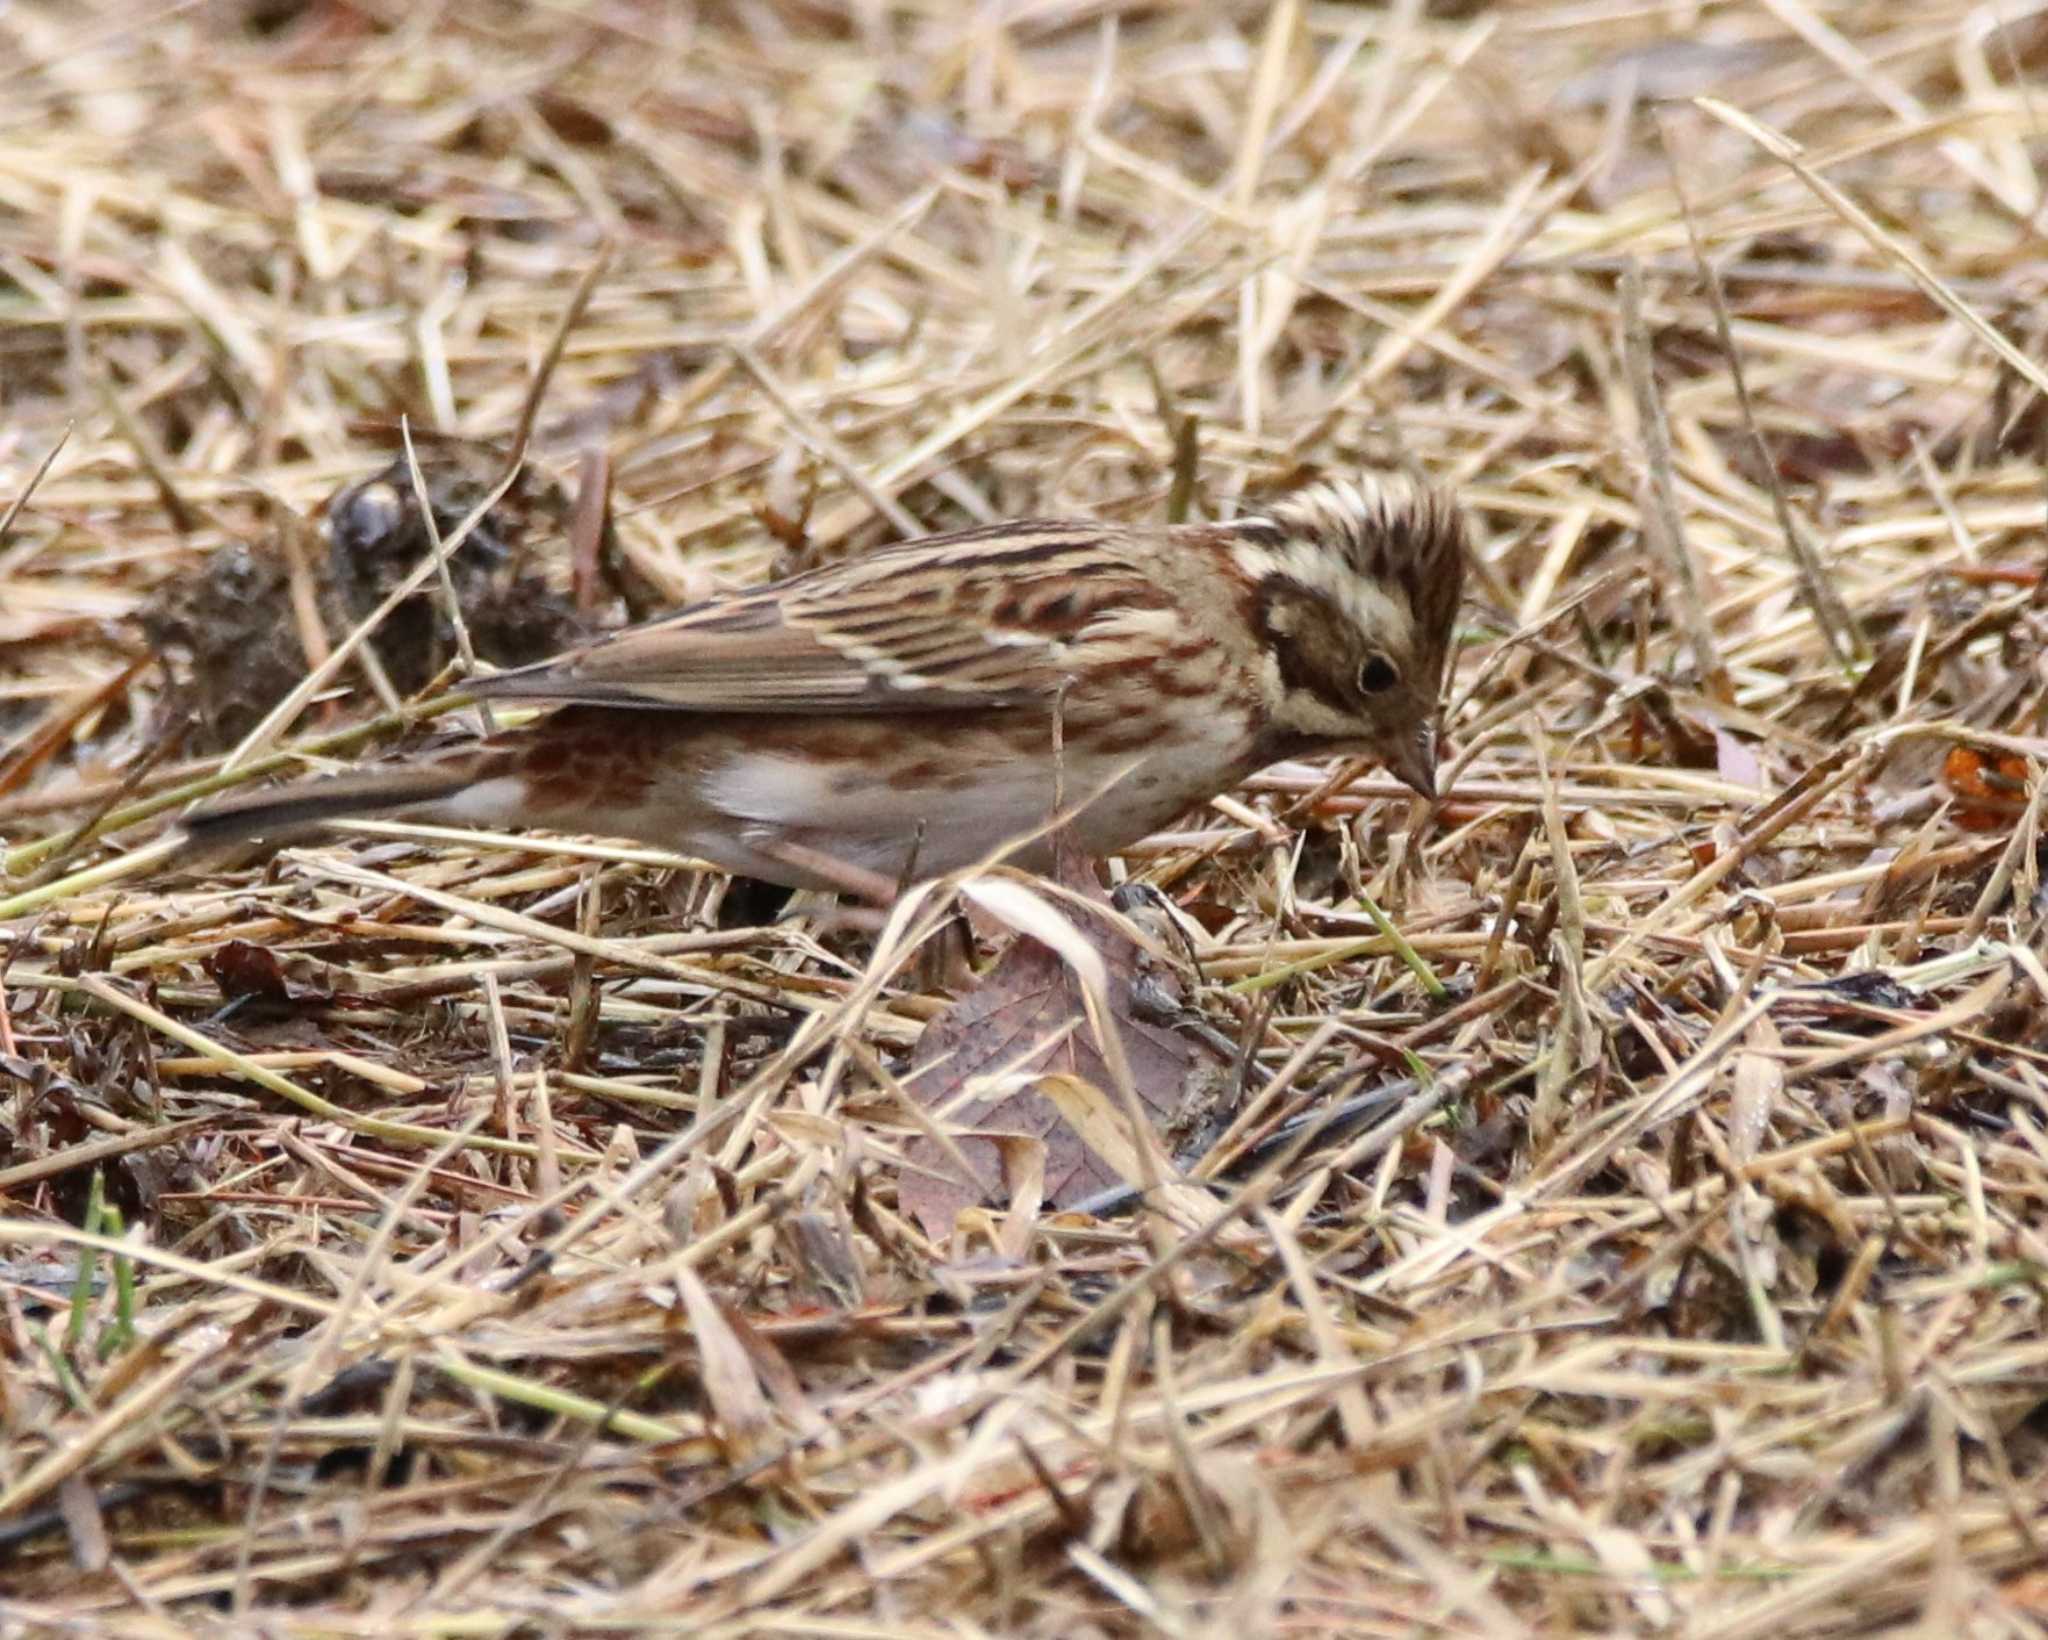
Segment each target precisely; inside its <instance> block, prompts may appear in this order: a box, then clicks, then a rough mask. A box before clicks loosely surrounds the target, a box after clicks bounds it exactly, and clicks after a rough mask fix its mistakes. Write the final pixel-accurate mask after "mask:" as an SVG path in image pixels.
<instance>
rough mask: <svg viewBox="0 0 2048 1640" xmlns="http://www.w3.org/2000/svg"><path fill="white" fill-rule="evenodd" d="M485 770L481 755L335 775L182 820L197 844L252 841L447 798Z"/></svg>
mask: <svg viewBox="0 0 2048 1640" xmlns="http://www.w3.org/2000/svg"><path fill="white" fill-rule="evenodd" d="M480 773H481V771H480V770H479V768H478V766H477V760H476V759H474V758H464V759H461V760H456V761H450V762H447V763H434V764H427V765H425V766H424V767H418V768H411V769H387V770H382V771H379V772H376V773H371V774H344V775H335V776H333V777H331V778H328V779H321V780H304V781H300V782H299V783H298V784H296V785H292V786H280V787H276V788H274V789H272V790H270V791H259V792H250V793H248V794H247V795H246V796H242V797H230V798H227V799H225V800H224V801H222V802H219V803H215V804H212V805H210V806H209V807H207V808H203V809H196V810H194V811H193V812H192V813H190V814H188V815H186V816H185V817H184V820H183V822H182V824H183V827H184V832H185V840H186V842H187V843H189V844H190V845H191V846H192V847H193V848H194V849H195V850H199V849H209V848H214V847H218V846H222V845H226V844H229V843H241V842H247V841H248V840H249V839H251V838H255V837H264V838H270V839H273V840H274V839H279V838H285V837H290V836H293V835H295V834H298V833H301V832H306V831H311V830H314V829H315V828H317V827H319V826H322V825H324V824H325V823H326V822H328V821H330V820H352V819H355V818H358V817H360V816H365V815H375V814H389V813H392V812H394V811H397V810H400V809H410V808H417V807H419V806H420V805H421V804H425V803H440V802H446V801H447V800H448V799H449V798H452V797H455V796H457V795H458V794H460V793H461V792H462V791H464V790H465V789H467V788H468V787H469V786H471V785H473V784H475V782H476V781H477V779H478V778H479V776H480Z"/></svg>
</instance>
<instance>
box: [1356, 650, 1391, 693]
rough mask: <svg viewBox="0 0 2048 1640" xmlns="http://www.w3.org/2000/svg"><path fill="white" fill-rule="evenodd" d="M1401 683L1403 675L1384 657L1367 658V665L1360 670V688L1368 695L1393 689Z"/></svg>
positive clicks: (1376, 655)
mask: <svg viewBox="0 0 2048 1640" xmlns="http://www.w3.org/2000/svg"><path fill="white" fill-rule="evenodd" d="M1400 681H1401V674H1400V673H1399V672H1397V671H1395V670H1394V663H1393V662H1392V661H1390V660H1388V659H1387V657H1386V656H1384V655H1378V654H1374V655H1368V656H1366V658H1365V664H1364V665H1363V666H1361V667H1360V668H1359V669H1358V687H1359V688H1360V689H1362V690H1364V691H1365V692H1366V693H1367V694H1368V695H1377V694H1378V693H1379V692H1380V691H1381V690H1383V689H1391V688H1393V687H1394V685H1395V684H1397V683H1399V682H1400Z"/></svg>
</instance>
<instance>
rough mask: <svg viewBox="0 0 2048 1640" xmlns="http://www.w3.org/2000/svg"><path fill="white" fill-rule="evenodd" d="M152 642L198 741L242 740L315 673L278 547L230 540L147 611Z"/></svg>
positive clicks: (198, 747) (192, 743) (145, 626)
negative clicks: (309, 673)
mask: <svg viewBox="0 0 2048 1640" xmlns="http://www.w3.org/2000/svg"><path fill="white" fill-rule="evenodd" d="M142 630H143V632H144V634H145V635H146V636H147V637H148V639H149V646H150V648H152V649H153V650H155V651H156V653H157V655H158V656H159V657H160V658H161V659H162V660H163V661H164V662H165V664H166V665H167V666H169V667H170V668H171V669H172V674H173V676H174V677H176V678H177V680H178V682H179V685H180V688H179V693H178V699H179V702H180V704H181V705H183V706H184V707H185V708H186V709H187V712H188V714H189V716H190V719H191V725H192V727H191V731H190V738H189V740H188V742H187V744H188V746H189V747H190V748H191V749H192V750H194V751H198V752H207V751H217V750H219V749H221V748H222V747H226V746H232V745H234V744H235V743H236V742H237V741H239V740H241V739H242V738H243V737H244V736H245V735H247V734H248V733H249V731H250V730H251V729H253V728H255V727H256V725H257V724H258V723H260V722H262V721H263V714H264V713H266V712H268V711H269V710H270V708H271V707H273V706H275V705H276V704H277V703H278V702H279V701H280V700H282V699H283V698H284V697H285V696H286V695H287V694H289V693H290V692H291V690H292V689H293V688H294V687H296V686H297V684H298V682H299V680H300V679H301V678H303V677H304V676H305V675H306V669H307V668H306V651H305V647H304V645H303V644H302V643H301V641H300V637H299V626H298V623H297V622H296V621H295V620H293V619H292V606H291V572H290V570H289V569H288V567H287V565H286V562H285V556H284V554H283V553H282V552H281V551H279V550H278V549H277V548H276V547H275V546H272V545H261V546H258V545H254V544H252V543H250V542H246V541H234V542H230V543H229V544H228V545H227V546H224V547H220V548H218V549H216V550H215V551H214V552H211V553H209V554H208V555H207V559H206V566H205V568H204V569H203V570H202V571H201V572H200V573H199V574H198V575H196V576H189V577H181V578H180V579H178V580H175V581H172V582H171V583H170V584H169V585H168V586H166V587H165V588H164V590H163V591H162V592H160V593H158V594H157V596H156V598H155V600H154V601H153V602H152V603H151V604H150V605H149V607H148V608H147V609H145V610H144V611H143V612H142Z"/></svg>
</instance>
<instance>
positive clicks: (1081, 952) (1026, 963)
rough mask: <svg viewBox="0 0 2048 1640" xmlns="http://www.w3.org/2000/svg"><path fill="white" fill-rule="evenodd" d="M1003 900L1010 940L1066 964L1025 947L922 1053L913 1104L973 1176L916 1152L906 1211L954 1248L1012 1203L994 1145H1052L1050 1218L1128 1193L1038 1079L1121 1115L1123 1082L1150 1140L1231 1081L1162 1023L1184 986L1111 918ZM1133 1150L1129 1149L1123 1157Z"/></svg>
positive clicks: (995, 902) (903, 1196) (1213, 1058)
mask: <svg viewBox="0 0 2048 1640" xmlns="http://www.w3.org/2000/svg"><path fill="white" fill-rule="evenodd" d="M995 886H996V885H995V883H994V882H993V881H992V880H984V881H983V882H982V883H979V884H976V885H975V887H976V888H977V889H980V890H984V891H985V890H987V889H990V888H993V887H995ZM1003 889H1004V892H1002V893H998V894H996V895H992V896H991V895H987V894H985V893H984V894H982V895H978V896H977V897H978V898H980V899H981V901H982V903H983V904H984V906H985V907H986V908H987V909H989V910H991V911H993V912H995V913H996V915H998V916H1000V917H1001V918H1002V919H1003V920H1004V921H1005V922H1008V923H1009V924H1010V925H1011V926H1012V927H1028V928H1030V929H1032V930H1033V932H1034V933H1038V934H1043V935H1045V936H1047V937H1049V938H1050V939H1051V940H1054V941H1057V942H1058V944H1059V945H1060V946H1061V948H1062V950H1063V951H1064V953H1065V955H1064V956H1062V954H1061V953H1060V952H1055V951H1054V950H1053V949H1051V948H1050V946H1049V945H1048V944H1047V943H1044V941H1042V940H1041V939H1039V938H1034V937H1032V935H1031V934H1020V935H1019V936H1018V937H1017V939H1016V940H1014V941H1013V942H1012V943H1011V945H1010V948H1009V949H1008V950H1007V951H1005V952H1004V953H1003V955H1002V957H1001V958H1000V959H999V960H998V962H997V963H996V965H995V967H994V968H993V969H992V970H991V971H990V972H989V974H988V975H987V976H986V977H985V978H984V979H983V980H982V981H981V983H980V984H979V985H977V986H975V988H974V989H973V990H971V991H969V992H968V993H967V994H966V995H965V996H963V997H962V998H960V1000H959V1001H957V1002H955V1003H954V1004H953V1005H952V1006H951V1007H949V1008H948V1009H947V1010H946V1011H945V1012H944V1013H942V1014H941V1015H939V1017H938V1018H937V1019H935V1020H933V1021H932V1023H931V1024H930V1025H928V1026H927V1027H926V1028H925V1032H924V1035H923V1037H922V1038H921V1039H920V1040H919V1042H918V1048H917V1056H916V1059H915V1061H914V1062H913V1064H912V1067H911V1072H910V1077H909V1083H908V1085H909V1088H910V1092H911V1095H912V1097H914V1098H915V1099H916V1100H917V1101H918V1103H920V1104H921V1105H925V1106H927V1107H930V1108H933V1109H935V1110H944V1111H945V1115H944V1116H943V1118H942V1120H943V1121H944V1122H945V1124H946V1126H947V1128H948V1130H949V1131H951V1132H952V1133H953V1134H954V1136H955V1137H956V1139H957V1140H958V1142H959V1145H960V1148H961V1151H962V1152H963V1154H964V1155H965V1156H966V1158H967V1160H968V1161H969V1163H970V1164H971V1165H972V1166H973V1168H974V1171H975V1176H976V1182H975V1183H974V1184H969V1183H968V1182H967V1181H966V1180H964V1179H961V1178H959V1177H958V1175H957V1170H956V1169H955V1167H954V1166H953V1164H952V1163H951V1162H950V1161H949V1160H948V1158H947V1157H946V1156H945V1154H944V1152H943V1151H942V1150H941V1149H940V1147H939V1146H938V1145H937V1144H934V1143H933V1142H931V1141H930V1140H922V1139H921V1140H917V1141H915V1142H913V1143H912V1144H911V1145H910V1146H909V1147H908V1154H909V1159H910V1161H911V1162H912V1163H913V1164H914V1166H913V1167H912V1168H909V1169H906V1170H905V1171H904V1173H903V1176H902V1180H901V1183H900V1185H899V1187H898V1199H899V1201H900V1203H901V1206H902V1208H903V1210H904V1211H905V1212H906V1213H909V1214H911V1215H913V1216H914V1217H915V1218H916V1219H917V1220H918V1222H919V1223H920V1224H922V1225H923V1226H924V1229H925V1231H926V1233H927V1234H929V1235H931V1236H933V1237H944V1236H947V1235H950V1234H951V1233H952V1229H953V1221H954V1218H955V1216H956V1215H957V1214H958V1213H959V1212H960V1210H961V1209H962V1208H966V1207H970V1206H973V1205H975V1204H976V1203H981V1202H988V1203H1000V1202H1002V1201H1003V1200H1004V1196H1005V1195H1006V1194H1007V1192H1006V1190H1005V1188H1004V1187H1005V1184H1006V1180H1005V1168H1004V1165H1003V1157H1002V1146H1001V1145H1000V1144H999V1142H998V1140H997V1139H996V1138H995V1137H993V1136H995V1135H1004V1136H1008V1135H1018V1136H1022V1137H1025V1138H1031V1139H1039V1140H1043V1141H1044V1146H1045V1161H1044V1183H1043V1189H1044V1199H1045V1202H1046V1204H1047V1205H1049V1206H1051V1207H1054V1208H1059V1207H1066V1206H1069V1205H1071V1204H1072V1203H1074V1202H1077V1201H1079V1200H1081V1199H1082V1198H1083V1197H1086V1196H1090V1195H1093V1194H1095V1193H1096V1192H1097V1191H1100V1190H1107V1189H1111V1188H1114V1187H1115V1186H1118V1185H1121V1184H1123V1183H1125V1182H1126V1180H1125V1177H1124V1175H1123V1174H1122V1173H1121V1172H1120V1171H1119V1170H1118V1167H1117V1165H1116V1161H1115V1160H1113V1159H1112V1158H1110V1157H1105V1156H1104V1155H1102V1154H1100V1153H1098V1152H1097V1151H1096V1150H1094V1149H1092V1148H1091V1147H1090V1145H1089V1144H1088V1143H1087V1141H1086V1140H1084V1139H1083V1138H1082V1136H1081V1135H1080V1134H1079V1133H1077V1132H1076V1131H1075V1130H1074V1129H1073V1128H1072V1127H1071V1126H1070V1125H1069V1124H1068V1123H1067V1122H1066V1121H1065V1120H1063V1119H1062V1117H1061V1115H1060V1112H1059V1109H1058V1107H1057V1106H1056V1105H1054V1103H1053V1102H1052V1101H1051V1100H1050V1099H1048V1098H1047V1097H1046V1096H1045V1095H1044V1094H1043V1093H1042V1092H1041V1091H1040V1090H1039V1081H1040V1079H1041V1078H1043V1077H1046V1076H1049V1075H1055V1074H1058V1075H1065V1076H1069V1077H1073V1078H1075V1079H1077V1080H1078V1081H1080V1082H1082V1083H1085V1084H1087V1085H1089V1086H1091V1087H1093V1088H1096V1089H1099V1090H1102V1092H1103V1093H1104V1095H1105V1097H1106V1099H1107V1100H1108V1101H1110V1102H1111V1103H1112V1104H1114V1105H1116V1106H1119V1107H1120V1106H1121V1104H1122V1101H1121V1099H1119V1098H1118V1096H1117V1092H1116V1090H1117V1089H1118V1088H1119V1087H1120V1086H1121V1084H1122V1081H1123V1079H1124V1078H1125V1077H1127V1078H1128V1082H1129V1086H1130V1089H1131V1091H1132V1092H1133V1093H1134V1094H1135V1095H1136V1099H1137V1102H1138V1104H1139V1106H1140V1107H1141V1108H1142V1109H1143V1110H1144V1112H1145V1114H1146V1115H1147V1116H1148V1117H1149V1118H1150V1120H1151V1122H1152V1124H1153V1126H1154V1128H1155V1129H1165V1128H1168V1127H1171V1126H1173V1125H1174V1123H1175V1120H1176V1118H1177V1117H1179V1116H1180V1115H1181V1114H1182V1112H1183V1111H1184V1110H1185V1109H1186V1108H1187V1107H1188V1105H1189V1104H1190V1103H1191V1102H1193V1101H1195V1100H1197V1099H1198V1097H1199V1096H1200V1095H1201V1094H1202V1093H1203V1092H1204V1091H1205V1086H1206V1084H1207V1083H1208V1082H1209V1081H1211V1080H1212V1079H1213V1078H1214V1077H1215V1076H1216V1075H1218V1074H1220V1073H1221V1072H1222V1071H1223V1070H1224V1069H1225V1065H1224V1062H1223V1059H1222V1056H1221V1055H1220V1054H1219V1053H1218V1052H1217V1051H1216V1050H1215V1049H1214V1048H1212V1047H1211V1046H1209V1045H1208V1044H1207V1043H1205V1042H1203V1041H1201V1040H1199V1039H1198V1038H1196V1037H1194V1036H1192V1035H1190V1034H1187V1033H1184V1032H1180V1031H1176V1030H1174V1029H1173V1028H1172V1027H1171V1026H1170V1025H1166V1024H1161V1023H1155V1022H1154V1019H1155V1018H1156V1016H1157V1015H1158V1014H1159V1012H1160V1008H1159V1003H1160V1001H1161V1000H1162V999H1163V1000H1166V1001H1169V1002H1170V1003H1172V1004H1175V1005H1177V1004H1178V1003H1179V1001H1180V999H1181V997H1182V995H1183V994H1184V993H1183V990H1182V986H1181V982H1180V976H1179V975H1178V974H1176V973H1175V972H1174V971H1173V970H1172V969H1171V968H1170V967H1169V966H1168V965H1166V964H1165V963H1163V962H1161V961H1159V960H1158V959H1157V958H1155V957H1154V956H1152V955H1151V954H1150V953H1147V952H1142V951H1141V950H1140V949H1139V948H1138V947H1137V946H1136V945H1134V944H1133V943H1132V942H1131V941H1130V940H1129V939H1128V938H1126V937H1125V936H1123V935H1122V934H1121V933H1119V932H1117V931H1116V929H1115V928H1114V926H1113V925H1112V924H1111V923H1110V921H1109V919H1108V916H1107V914H1091V913H1082V912H1078V911H1075V910H1073V909H1072V908H1071V907H1067V906H1063V907H1061V908H1060V909H1059V910H1057V911H1055V910H1054V909H1053V907H1052V906H1051V904H1050V903H1049V902H1047V901H1045V900H1044V899H1042V898H1041V897H1039V896H1037V895H1036V894H1033V893H1031V892H1030V891H1029V890H1025V889H1023V888H1022V887H1021V885H1017V884H1010V883H1005V884H1004V885H1003ZM1011 891H1014V892H1011ZM1048 919H1050V920H1048ZM1091 984H1093V985H1095V986H1096V987H1097V988H1098V989H1097V994H1098V995H1099V996H1100V997H1101V998H1102V999H1103V1003H1104V1004H1105V1006H1106V1014H1107V1018H1106V1020H1105V1022H1104V1023H1105V1024H1106V1025H1112V1026H1113V1029H1114V1033H1115V1035H1114V1040H1113V1041H1112V1043H1111V1044H1110V1051H1109V1053H1108V1054H1105V1053H1104V1051H1103V1044H1102V1042H1101V1041H1100V1040H1099V1038H1098V1037H1097V1035H1096V1031H1095V1027H1094V1025H1093V1024H1091V1022H1090V1017H1089V1007H1088V995H1087V991H1088V987H1089V985H1091ZM1140 998H1142V999H1143V1001H1142V1003H1141V1001H1140ZM1147 1016H1153V1017H1147ZM978 1081H981V1082H985V1083H986V1088H985V1090H982V1091H977V1092H976V1093H975V1094H974V1096H972V1097H970V1098H968V1100H967V1101H966V1102H965V1103H964V1104H960V1105H958V1106H957V1107H954V1108H950V1109H949V1108H948V1107H949V1106H953V1102H954V1101H955V1100H957V1099H959V1098H960V1096H961V1095H962V1094H963V1093H966V1092H968V1091H969V1090H971V1089H973V1088H974V1085H975V1084H976V1083H977V1082H978ZM1130 1149H1131V1147H1130V1142H1129V1139H1128V1138H1125V1139H1124V1141H1123V1150H1124V1153H1125V1154H1126V1155H1127V1154H1128V1153H1129V1152H1130Z"/></svg>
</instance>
